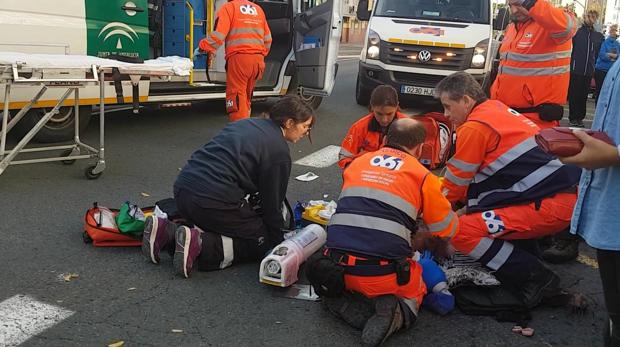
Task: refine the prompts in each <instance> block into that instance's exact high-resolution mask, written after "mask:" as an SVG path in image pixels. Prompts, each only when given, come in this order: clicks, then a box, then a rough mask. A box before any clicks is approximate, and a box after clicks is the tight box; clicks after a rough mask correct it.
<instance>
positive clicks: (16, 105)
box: [0, 96, 148, 110]
mask: <svg viewBox="0 0 620 347" xmlns="http://www.w3.org/2000/svg"><path fill="white" fill-rule="evenodd" d="M139 100H140V102H147V101H148V96H140V98H139ZM104 101H105V103H106V104H116V103H117V102H116V98H115V97H112V98H105V99H104ZM123 101H124V102H125V103H131V102H132V101H133V98H132V97H130V96H129V97H127V96H126V97H124V98H123ZM57 102H58V101H57V100H41V101H39V102H37V103H36V104H35V105H34V106H33V108H41V107H54V106H56V103H57ZM28 103H29V102H27V101H16V102H11V103H9V109H11V110H14V109H21V108H22V107H24V106H25V105H26V104H28ZM62 105H63V106H73V105H74V102H73V100H66V101H65V102H64V103H63V104H62ZM80 105H99V98H80ZM3 107H4V103H0V109H2V108H3Z"/></svg>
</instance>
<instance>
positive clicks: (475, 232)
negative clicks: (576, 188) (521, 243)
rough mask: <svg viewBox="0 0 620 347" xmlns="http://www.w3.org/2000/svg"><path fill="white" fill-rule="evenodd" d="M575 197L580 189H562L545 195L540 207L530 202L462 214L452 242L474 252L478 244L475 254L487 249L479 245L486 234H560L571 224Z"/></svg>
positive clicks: (519, 236) (530, 236) (520, 237)
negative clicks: (548, 195) (576, 190)
mask: <svg viewBox="0 0 620 347" xmlns="http://www.w3.org/2000/svg"><path fill="white" fill-rule="evenodd" d="M576 200H577V193H559V194H556V195H554V196H552V197H548V198H545V199H543V200H542V201H541V204H540V206H539V208H538V209H537V208H536V204H534V203H531V204H528V205H517V206H508V207H503V208H497V209H494V210H488V211H484V212H476V213H471V214H466V215H462V216H460V217H459V232H458V233H456V235H455V236H454V237H453V238H452V240H451V242H452V245H453V246H454V248H456V249H457V250H458V251H459V252H461V253H466V254H470V255H472V254H471V253H472V251H474V249H476V248H477V247H478V249H476V252H475V253H476V254H481V253H482V252H484V251H485V250H484V249H479V248H480V247H479V244H480V245H483V244H485V242H481V240H482V239H484V238H490V239H496V238H499V239H502V240H524V239H537V238H540V237H543V236H548V235H554V234H557V233H559V232H560V231H562V230H564V229H566V228H567V227H568V226H569V225H570V220H571V216H572V215H573V207H574V206H575V202H576ZM475 258H478V257H475Z"/></svg>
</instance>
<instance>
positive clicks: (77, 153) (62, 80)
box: [0, 63, 173, 179]
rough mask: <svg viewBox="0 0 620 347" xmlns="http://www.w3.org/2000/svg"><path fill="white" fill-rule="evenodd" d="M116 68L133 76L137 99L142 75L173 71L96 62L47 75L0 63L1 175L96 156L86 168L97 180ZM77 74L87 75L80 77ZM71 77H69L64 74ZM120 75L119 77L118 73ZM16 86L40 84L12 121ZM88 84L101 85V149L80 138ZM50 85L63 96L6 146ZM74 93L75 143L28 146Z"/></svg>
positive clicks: (101, 166)
mask: <svg viewBox="0 0 620 347" xmlns="http://www.w3.org/2000/svg"><path fill="white" fill-rule="evenodd" d="M114 69H118V72H120V74H122V77H123V79H130V80H131V82H132V84H133V85H134V95H133V97H134V100H137V98H139V95H137V85H138V82H139V81H140V79H141V78H142V76H159V77H165V76H171V75H173V73H172V72H167V71H161V70H157V69H152V70H150V69H148V68H146V69H145V68H144V67H140V68H135V69H132V68H131V67H103V68H99V67H97V66H96V65H91V66H90V67H88V68H87V67H71V68H66V69H62V68H58V67H54V68H49V69H48V71H49V70H53V71H58V70H61V71H63V73H64V75H63V74H52V76H56V77H52V78H46V77H44V76H46V73H45V70H46V69H45V68H42V69H32V68H28V69H27V70H28V71H20V66H19V64H16V63H13V64H11V65H8V64H5V65H0V84H4V85H5V92H4V110H3V117H2V127H1V128H0V175H2V173H3V172H4V171H5V170H6V169H7V167H8V166H10V165H18V164H32V163H44V162H53V161H62V162H63V163H64V164H73V163H74V162H75V161H76V160H78V159H92V158H95V159H96V160H97V162H96V164H94V165H92V166H89V167H87V168H86V171H85V175H86V177H87V178H89V179H96V178H99V176H101V174H102V173H103V171H104V170H105V168H106V162H105V86H106V75H109V79H110V80H111V79H112V75H113V72H114ZM35 71H36V72H38V73H39V74H40V75H41V76H42V77H41V78H32V77H30V78H26V77H24V76H21V75H20V73H21V74H24V73H32V74H33V75H34V74H35V73H34V72H35ZM76 75H81V76H83V77H79V78H76V77H75V76H76ZM61 76H67V77H61ZM127 76H128V78H127ZM117 77H118V76H117ZM14 85H35V86H39V87H40V89H39V90H38V92H37V93H36V94H35V95H34V96H33V97H32V98H31V100H30V102H29V103H27V104H26V105H24V106H23V107H22V108H21V109H20V110H19V111H18V113H17V114H16V115H15V116H14V117H13V118H12V119H11V121H10V122H9V121H8V119H9V104H10V99H11V87H12V86H14ZM87 85H96V86H99V144H98V148H95V147H94V146H90V145H88V144H86V143H84V142H82V140H81V139H80V115H79V106H80V93H79V90H80V88H84V87H86V86H87ZM49 88H62V89H65V92H64V93H63V95H62V96H61V97H60V99H58V101H57V103H56V105H55V106H54V107H53V108H52V109H51V110H50V111H49V112H47V113H46V114H45V115H44V116H43V117H42V118H41V119H40V120H39V121H38V122H37V124H35V125H34V127H33V128H32V129H30V130H29V131H28V133H27V134H26V135H24V137H23V138H22V139H21V140H20V141H19V142H18V143H17V144H16V145H15V146H14V147H13V148H11V149H7V148H6V145H7V143H6V141H7V140H6V138H7V134H8V133H9V131H10V130H11V129H12V128H13V127H14V126H15V124H17V122H19V121H20V120H21V119H22V118H23V116H24V115H25V114H26V113H27V112H28V111H29V110H30V109H31V108H32V107H33V106H34V105H35V104H36V103H37V101H38V100H39V99H40V98H41V97H42V96H43V94H45V92H46V91H47V90H48V89H49ZM71 95H73V99H74V115H75V121H74V125H75V127H74V131H75V133H74V138H73V141H72V143H71V144H62V145H50V146H42V147H33V148H25V147H26V145H27V144H28V143H29V142H30V141H31V140H32V138H33V137H34V136H35V135H36V134H37V133H38V132H39V131H40V130H41V129H42V128H43V127H44V126H45V124H46V123H47V122H48V121H49V120H50V119H51V118H52V117H53V116H54V115H55V114H56V113H57V112H58V109H59V108H60V107H61V106H62V105H63V103H64V102H65V101H66V100H67V99H68V98H69V96H71ZM58 150H65V152H64V153H63V155H60V156H55V157H41V158H35V159H23V160H16V159H15V158H16V157H17V156H18V155H19V154H21V153H34V152H50V151H58Z"/></svg>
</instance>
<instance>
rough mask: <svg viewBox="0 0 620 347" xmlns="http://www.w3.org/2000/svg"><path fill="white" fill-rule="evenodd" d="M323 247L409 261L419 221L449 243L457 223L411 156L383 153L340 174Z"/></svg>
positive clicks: (435, 186)
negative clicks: (413, 237)
mask: <svg viewBox="0 0 620 347" xmlns="http://www.w3.org/2000/svg"><path fill="white" fill-rule="evenodd" d="M343 179H344V182H343V187H342V193H341V194H340V197H339V199H338V207H337V208H336V213H334V215H333V216H332V217H331V220H330V223H329V226H328V229H327V230H328V233H327V247H329V248H332V249H338V250H342V251H350V252H354V253H356V254H362V255H368V256H374V257H379V258H382V259H401V258H409V257H411V253H412V249H411V235H412V233H413V232H415V231H416V220H417V219H418V216H419V215H421V218H422V220H423V221H424V223H425V224H426V225H427V227H428V229H429V231H430V232H432V233H433V234H434V235H437V236H439V237H448V238H450V237H452V236H454V234H455V233H456V232H457V229H458V217H457V216H456V214H455V213H454V212H453V211H452V207H451V205H450V203H449V202H448V200H446V198H445V197H444V196H443V195H442V192H441V183H440V181H439V178H437V177H436V176H435V175H433V174H432V173H430V172H429V171H428V169H426V168H425V167H424V166H422V164H420V162H419V161H418V160H417V159H416V158H415V157H413V156H412V155H410V154H408V153H406V152H403V151H401V150H398V149H394V148H390V147H384V148H381V149H380V150H378V151H376V152H370V153H366V154H363V155H361V156H360V157H358V158H357V159H355V160H354V161H353V162H351V164H350V165H349V167H348V168H347V169H346V170H345V171H344V174H343Z"/></svg>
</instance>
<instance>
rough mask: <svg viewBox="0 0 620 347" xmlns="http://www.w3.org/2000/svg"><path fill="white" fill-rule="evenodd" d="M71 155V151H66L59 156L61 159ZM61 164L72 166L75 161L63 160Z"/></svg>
mask: <svg viewBox="0 0 620 347" xmlns="http://www.w3.org/2000/svg"><path fill="white" fill-rule="evenodd" d="M71 153H73V150H72V149H68V150H66V151H64V152H62V154H61V155H60V156H61V157H68V156H69V155H71ZM62 163H63V164H65V165H73V164H75V159H68V160H63V161H62Z"/></svg>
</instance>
